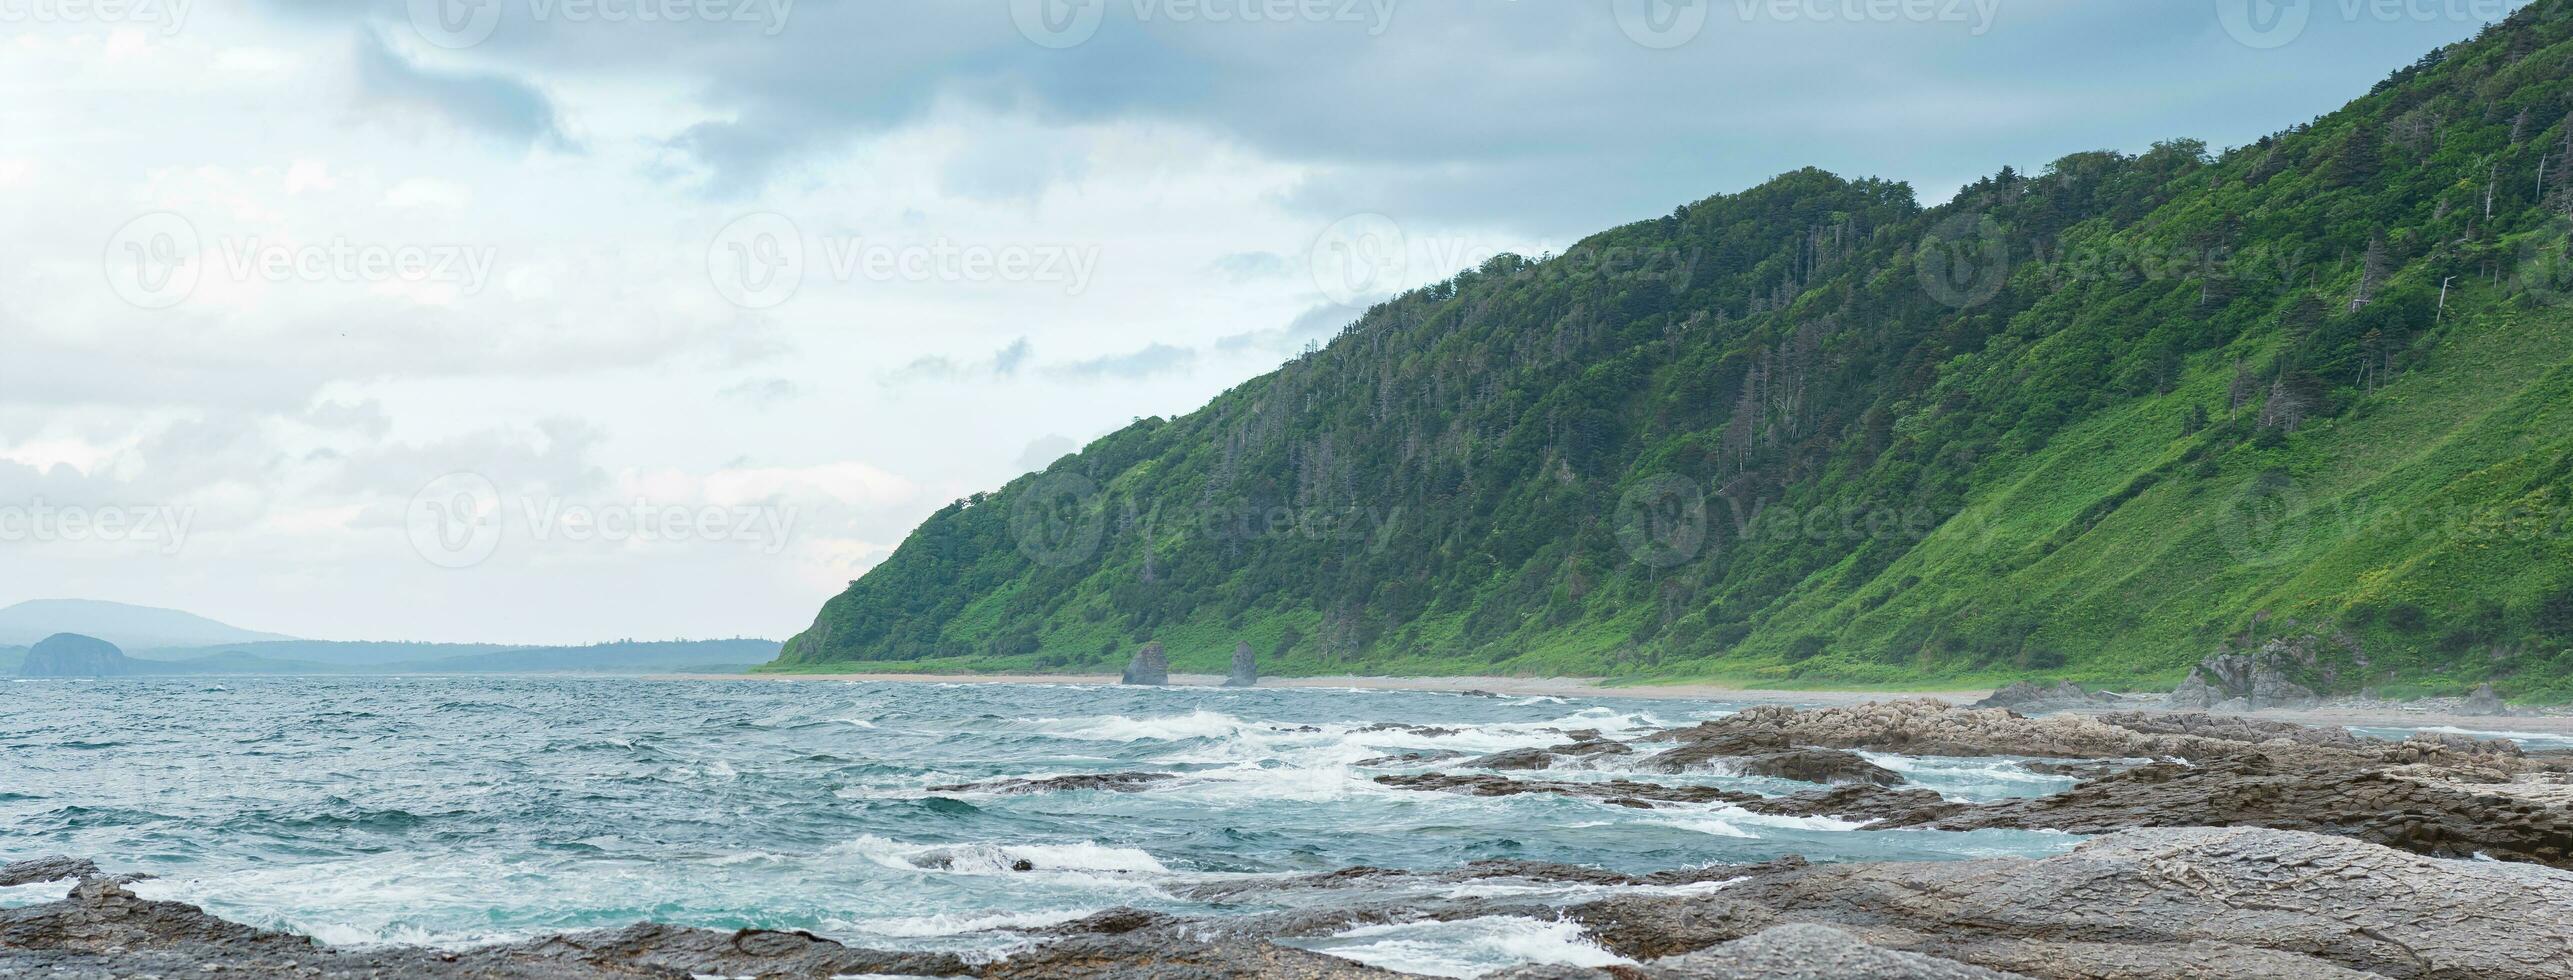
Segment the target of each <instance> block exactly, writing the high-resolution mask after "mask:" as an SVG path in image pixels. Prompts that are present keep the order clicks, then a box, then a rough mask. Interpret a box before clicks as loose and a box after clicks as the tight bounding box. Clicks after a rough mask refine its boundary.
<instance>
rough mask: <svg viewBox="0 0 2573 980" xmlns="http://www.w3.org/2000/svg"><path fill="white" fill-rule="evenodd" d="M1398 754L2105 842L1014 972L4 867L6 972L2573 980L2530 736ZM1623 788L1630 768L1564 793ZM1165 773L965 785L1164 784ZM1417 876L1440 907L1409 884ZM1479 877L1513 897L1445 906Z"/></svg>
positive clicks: (2030, 737) (1739, 726)
mask: <svg viewBox="0 0 2573 980" xmlns="http://www.w3.org/2000/svg"><path fill="white" fill-rule="evenodd" d="M2038 693H2040V694H2046V695H2056V696H2058V699H2060V695H2061V693H2062V692H2038ZM1424 731H1435V730H1424ZM1626 734H1628V735H1635V734H1637V733H1632V732H1630V733H1626ZM1430 737H1435V736H1434V735H1433V736H1430ZM1862 752H1886V753H1900V754H1905V755H1915V756H1920V755H1929V756H2002V757H2008V758H2011V759H2015V760H2022V761H2023V762H2024V763H2025V764H2028V765H2030V766H2031V767H2032V768H2038V767H2051V771H2059V772H2063V773H2066V774H2069V775H2073V776H2075V777H2077V778H2079V780H2080V781H2079V782H2078V783H2076V784H2075V785H2073V786H2072V787H2071V788H2069V789H2066V790H2064V791H2062V792H2059V793H2056V794H2054V795H2051V796H2045V797H2038V798H2027V799H2011V800H2003V801H1999V802H1982V803H1975V802H1964V801H1958V800H1952V799H1948V798H1945V797H1942V796H1941V795H1940V794H1938V793H1935V792H1931V791H1929V790H1926V789H1922V788H1918V787H1911V786H1907V785H1906V784H1905V781H1904V778H1903V776H1902V775H1901V774H1900V773H1898V772H1894V771H1892V770H1889V769H1886V768H1885V767H1883V766H1880V765H1877V764H1876V763H1875V762H1872V761H1870V759H1869V758H1868V757H1867V756H1864V755H1861V754H1860V753H1862ZM1880 758H1881V757H1880ZM1405 767H1406V768H1408V769H1412V770H1415V771H1408V772H1402V773H1394V774H1387V775H1383V776H1380V777H1378V779H1377V781H1378V782H1379V783H1381V784H1383V785H1385V786H1388V787H1393V788H1396V789H1402V790H1410V791H1419V792H1443V793H1472V794H1478V795H1505V794H1518V793H1558V794H1569V795H1578V796H1583V797H1586V798H1592V799H1598V800H1601V801H1604V802H1607V803H1611V804H1615V805H1620V806H1631V807H1639V808H1661V807H1692V806H1694V807H1705V806H1709V805H1720V806H1731V807H1738V808H1741V809H1744V810H1749V811H1752V812H1756V813H1767V814H1779V815H1789V816H1814V817H1833V818H1837V819H1841V820H1848V821H1853V822H1864V823H1867V824H1868V825H1869V826H1870V827H1872V828H1929V829H1941V830H1971V829H1982V828H2017V829H2028V830H2051V831H2062V832H2067V833H2073V834H2081V835H2095V836H2091V837H2090V839H2088V840H2086V841H2084V842H2083V843H2082V844H2080V845H2079V846H2078V847H2075V848H2074V849H2072V850H2071V851H2069V852H2066V853H2063V854H2059V855H2056V856H2053V857H2048V858H2042V859H2020V858H2011V859H1989V860H1975V861H1959V862H1927V863H1875V864H1831V865H1822V864H1808V863H1806V862H1804V861H1802V860H1799V859H1785V860H1779V861H1772V862H1768V863H1765V864H1758V865H1744V866H1735V867H1711V868H1688V869H1673V870H1670V871H1666V872H1662V873H1659V874H1654V875H1643V876H1629V875H1622V874H1617V873H1612V872H1607V871H1603V870H1600V869H1596V868H1587V867H1574V866H1564V865H1546V864H1531V863H1524V862H1483V863H1477V864H1472V865H1467V866H1465V867H1461V868H1453V869H1449V870H1445V871H1434V872H1421V871H1398V870H1386V869H1373V868H1349V869H1342V870H1339V871H1333V872H1329V873H1324V874H1314V875H1302V876H1286V877H1271V878H1260V879H1256V880H1243V881H1235V882H1224V883H1219V884H1204V885H1197V886H1188V887H1193V888H1195V889H1196V890H1197V891H1198V892H1199V894H1194V895H1191V896H1189V897H1195V898H1199V899H1202V900H1205V901H1209V902H1224V901H1230V900H1237V899H1251V898H1257V899H1261V900H1264V901H1265V900H1274V899H1276V898H1278V897H1280V896H1293V895H1299V894H1303V895H1307V896H1314V895H1329V896H1346V898H1347V900H1345V901H1337V902H1323V903H1304V904H1311V905H1312V906H1313V909H1315V910H1306V911H1291V912H1271V913H1260V914H1244V915H1233V916H1201V917H1185V918H1183V917H1173V916H1170V915H1166V914H1162V913H1156V912H1149V911H1142V910H1132V909H1124V910H1116V911H1111V912H1108V913H1103V914H1100V915H1096V916H1092V917H1090V918H1087V919H1083V920H1080V921H1076V922H1072V923H1068V924H1064V925H1060V926H1054V927H1050V928H1046V929H1039V930H1029V931H1027V932H1025V933H1024V935H1023V942H1022V944H1021V945H1020V946H1019V947H1018V948H1017V949H1016V950H1015V951H1014V952H1012V953H1011V954H1010V955H1008V956H1005V957H1001V958H998V959H991V958H981V959H964V958H959V957H957V956H954V955H950V954H945V953H922V952H905V951H899V950H870V949H860V948H853V947H848V946H843V945H841V944H839V943H835V942H832V941H830V940H828V939H824V938H821V937H817V936H813V935H810V934H806V933H800V932H776V931H763V930H741V931H717V930H705V929H693V928H685V927H680V926H669V925H656V924H640V925H636V926H632V927H629V928H626V929H622V930H614V931H603V932H585V933H574V934H566V935H559V936H551V937H546V938H543V939H538V940H531V941H526V942H519V943H511V944H505V945H498V946H488V947H481V948H476V949H470V950H431V949H413V948H372V949H336V948H328V947H324V946H321V945H319V944H316V943H314V942H313V941H312V940H310V939H307V938H304V937H301V936H295V935H290V934H285V933H278V932H271V931H266V930H261V929H257V928H253V927H250V926H246V925H241V924H238V923H233V922H228V921H225V920H222V919H219V918H216V917H214V916H211V915H208V914H207V913H205V912H203V911H202V910H199V909H197V908H195V907H193V906H189V905H184V904H179V903H174V902H160V901H151V900H146V899H143V898H140V897H138V896H136V895H135V894H134V893H133V891H131V890H130V889H129V888H127V887H126V886H127V885H128V884H130V883H131V882H132V881H133V880H134V879H132V878H130V877H124V876H119V875H116V874H113V873H112V872H113V871H114V870H115V869H101V868H99V867H97V866H96V865H94V864H92V863H90V862H88V861H85V860H80V859H77V858H63V857H57V858H39V859H35V860H27V861H20V862H18V863H14V864H9V865H7V866H6V867H0V886H16V885H26V884H29V883H37V882H47V881H62V882H66V883H67V888H68V894H67V895H66V896H65V897H64V898H62V899H60V900H58V901H53V902H49V903H45V904H39V905H33V906H27V907H22V908H16V909H5V910H0V977H7V976H25V977H38V976H41V977H48V978H52V977H64V978H73V977H79V978H86V977H111V976H112V977H135V976H147V975H157V976H163V977H175V976H191V977H194V976H207V975H216V974H222V973H238V974H243V975H251V976H262V977H268V976H275V977H383V978H393V977H442V978H443V977H470V978H519V977H528V978H533V977H574V978H587V977H601V978H606V977H616V978H624V977H656V978H658V977H666V978H683V977H709V976H722V977H830V976H853V975H877V976H884V975H891V976H941V977H944V976H970V977H1008V978H1018V977H1030V978H1033V977H1129V976H1143V977H1317V978H1319V977H1379V976H1394V975H1396V974H1392V973H1388V972H1385V971H1382V970H1378V969H1375V968H1371V967H1368V966H1364V965H1362V964H1359V963H1355V962H1352V961H1348V960H1344V959H1338V958H1334V957H1331V956H1327V955H1324V954H1323V953H1320V952H1315V951H1311V950H1308V949H1305V948H1300V947H1301V946H1306V945H1313V944H1314V943H1315V941H1316V940H1320V939H1323V938H1326V937H1329V936H1332V935H1334V934H1336V933H1339V932H1343V931H1346V930H1349V929H1352V928H1355V927H1359V926H1368V925H1384V924H1399V923H1411V922H1421V921H1443V922H1453V921H1463V920H1470V919H1478V918H1483V917H1491V916H1514V917H1524V918H1534V919H1539V920H1542V921H1563V922H1568V923H1573V924H1576V925H1578V926H1579V927H1580V929H1581V930H1582V932H1583V933H1584V935H1585V936H1586V937H1587V938H1588V940H1589V941H1591V942H1594V943H1596V944H1597V945H1598V946H1599V947H1601V948H1602V949H1604V950H1606V951H1607V952H1608V953H1610V954H1614V956H1615V957H1617V958H1620V959H1622V961H1623V962H1622V963H1621V964H1619V965H1612V966H1606V967H1599V968H1590V967H1566V966H1542V967H1527V968H1523V969H1519V970H1514V971H1509V972H1506V973H1503V974H1498V975H1499V976H1506V977H1517V978H1530V980H1535V978H1577V977H1578V978H1610V977H1615V978H1621V980H1632V978H1639V977H1640V978H1699V977H1726V978H1735V977H1740V978H1750V977H1776V978H1789V977H1887V978H1899V977H1920V978H1951V977H1953V978H1991V977H2035V978H2106V977H2116V978H2149V977H2218V976H2263V977H2311V978H2326V977H2336V978H2351V977H2368V976H2378V977H2422V978H2437V977H2456V978H2469V977H2472V978H2539V977H2558V978H2560V977H2573V754H2567V753H2549V752H2530V751H2523V750H2522V749H2520V748H2519V747H2518V746H2517V745H2515V744H2512V743H2508V742H2492V741H2476V740H2472V739H2468V738H2464V737H2461V736H2439V735H2424V736H2419V737H2415V738H2413V739H2410V740H2408V741H2403V742H2389V741H2377V740H2369V739H2364V738H2360V737H2357V736H2354V735H2351V734H2350V733H2348V732H2346V731H2342V730H2338V729H2327V728H2308V727H2303V726H2298V725H2294V724H2288V723H2283V722H2275V721H2264V720H2259V719H2252V718H2242V717H2230V716H2225V715H2214V714H2206V713H2171V712H2148V711H2104V712H2078V713H2059V714H2053V715H2048V716H2044V717H2030V716H2027V715H2023V714H2018V713H2014V712H2012V711H2009V710H2004V709H1998V708H1994V709H1975V708H1965V707H1959V706H1956V705H1952V704H1948V703H1945V702H1940V701H1934V700H1906V701H1892V702H1882V703H1867V704H1855V705H1840V706H1833V707H1826V708H1818V709H1810V710H1799V709H1794V708H1787V707H1761V708H1754V709H1752V710H1748V711H1744V712H1741V713H1739V714H1735V715H1730V716H1726V717H1723V718H1719V719H1716V720H1714V721H1709V722H1705V723H1702V724H1698V725H1694V726H1690V727H1686V728H1677V729H1671V730H1667V731H1659V732H1650V733H1644V734H1642V735H1641V737H1630V738H1624V739H1619V738H1612V737H1608V736H1605V735H1602V734H1601V733H1599V732H1595V731H1566V732H1565V733H1564V734H1563V741H1562V742H1561V743H1560V744H1558V745H1554V746H1551V747H1549V748H1545V749H1534V750H1520V751H1515V752H1509V753H1502V754H1500V755H1489V756H1469V755H1465V754H1462V753H1457V754H1454V755H1450V756H1442V755H1437V754H1430V753H1424V754H1421V755H1419V756H1418V757H1416V758H1412V759H1409V760H1407V761H1406V765H1405ZM1603 769H1604V770H1608V771H1609V772H1608V773H1607V775H1610V776H1613V777H1614V778H1608V779H1600V778H1576V777H1575V771H1585V772H1583V773H1582V775H1585V776H1593V777H1595V776H1597V775H1599V774H1598V773H1596V772H1587V771H1591V770H1603ZM1549 770H1560V771H1561V772H1559V773H1550V772H1549ZM1691 772H1731V773H1748V774H1759V775H1764V776H1769V777H1772V778H1775V779H1779V780H1785V781H1790V782H1796V783H1802V784H1807V785H1809V787H1810V788H1808V789H1805V790H1803V791H1801V792H1795V793H1789V794H1785V795H1761V794H1754V793H1749V792H1743V791H1740V790H1733V789H1725V788H1718V787H1712V786H1706V785H1702V784H1687V783H1682V782H1670V783H1658V782H1655V781H1654V780H1655V779H1656V778H1662V777H1666V776H1667V775H1668V774H1680V773H1691ZM1168 776H1169V774H1164V773H1128V774H1108V775H1104V776H1098V777H1085V778H1081V779H1056V780H1018V781H1008V782H1005V783H994V784H983V785H967V786H958V787H951V788H952V789H955V790H958V791H984V792H995V793H1049V792H1067V791H1084V790H1101V789H1106V790H1114V791H1119V792H1145V793H1149V792H1153V791H1154V790H1155V789H1156V787H1157V785H1158V784H1160V783H1162V782H1164V781H1165V780H1166V779H1167V778H1168ZM1550 776H1552V777H1553V778H1549V777H1550ZM1406 883H1409V884H1418V885H1423V886H1431V885H1446V886H1449V887H1444V888H1438V887H1424V888H1420V889H1402V888H1395V887H1391V886H1399V885H1403V884H1406ZM1563 883H1577V884H1581V885H1596V886H1602V887H1601V889H1600V891H1599V892H1598V894H1602V895H1605V896H1606V897H1599V898H1593V899H1590V900H1586V901H1580V902H1576V903H1574V904H1568V905H1566V904H1553V905H1547V904H1531V903H1529V902H1528V901H1527V900H1514V899H1507V898H1494V897H1488V896H1493V895H1511V894H1520V893H1523V891H1520V892H1514V891H1513V890H1512V889H1510V888H1508V887H1498V886H1509V885H1513V884H1563ZM1463 884H1477V885H1484V884H1488V885H1492V886H1496V887H1490V888H1473V889H1459V888H1456V887H1453V886H1456V885H1463ZM1389 892H1390V893H1393V894H1399V895H1401V896H1403V897H1401V898H1399V899H1397V898H1396V897H1393V894H1387V893H1389ZM1379 895H1382V896H1383V897H1380V898H1371V897H1370V896H1379ZM1421 895H1427V896H1432V897H1425V898H1424V897H1417V896H1421ZM1438 896H1447V897H1438ZM1462 896H1485V897H1462ZM1266 904H1275V903H1274V902H1273V901H1267V902H1266ZM1304 904H1299V905H1297V906H1296V907H1299V908H1302V907H1304Z"/></svg>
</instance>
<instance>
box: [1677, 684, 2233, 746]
mask: <svg viewBox="0 0 2573 980" xmlns="http://www.w3.org/2000/svg"><path fill="white" fill-rule="evenodd" d="M1653 737H1654V738H1656V739H1662V740H1669V741H1677V742H1679V743H1681V744H1682V745H1683V746H1687V745H1693V744H1698V743H1705V742H1710V741H1712V742H1720V743H1723V744H1724V745H1726V746H1727V747H1726V749H1725V750H1724V754H1742V753H1741V752H1740V751H1739V749H1738V747H1739V746H1747V745H1755V744H1775V745H1784V746H1791V747H1803V746H1815V747H1821V748H1833V749H1866V750H1868V751H1873V752H1900V753H1904V754H1907V755H1948V756H1983V755H2023V756H2038V757H2043V758H2058V759H2121V758H2151V757H2155V756H2165V755H2176V756H2180V757H2182V758H2190V757H2194V756H2196V755H2200V754H2207V755H2215V756H2223V755H2231V754H2236V753H2239V752H2241V751H2244V750H2245V749H2244V747H2243V746H2241V745H2239V744H2236V743H2232V742H2225V741H2221V740H2216V739H2202V738H2196V737H2192V736H2185V735H2156V734H2148V733H2145V732H2139V731H2135V730H2132V729H2127V728H2121V727H2119V726H2116V725H2111V724H2107V723H2105V722H2101V721H2099V720H2097V719H2095V718H2091V717H2089V716H2086V715H2075V714H2058V715H2047V716H2045V717H2042V718H2029V717H2025V716H2021V715H2018V714H2014V713H2012V712H2009V711H2006V710H2002V709H1998V708H1982V709H1977V708H1963V707H1958V706H1956V705H1953V704H1949V703H1947V702H1944V701H1933V700H1928V699H1910V700H1901V701H1874V702H1868V703H1865V704H1852V705H1841V706H1836V707H1830V708H1815V709H1811V710H1798V709H1795V708H1790V707H1785V706H1783V705H1764V706H1761V707H1757V708H1752V709H1750V710H1747V711H1743V712H1740V713H1738V714H1733V715H1727V716H1725V717H1723V718H1718V719H1716V720H1714V721H1709V722H1704V723H1701V724H1699V725H1697V726H1695V727H1691V728H1678V729H1672V730H1670V731H1666V732H1663V733H1661V734H1659V735H1656V736H1653ZM1665 754H1666V755H1668V753H1665Z"/></svg>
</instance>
